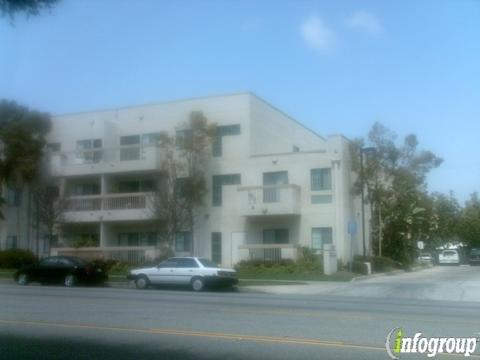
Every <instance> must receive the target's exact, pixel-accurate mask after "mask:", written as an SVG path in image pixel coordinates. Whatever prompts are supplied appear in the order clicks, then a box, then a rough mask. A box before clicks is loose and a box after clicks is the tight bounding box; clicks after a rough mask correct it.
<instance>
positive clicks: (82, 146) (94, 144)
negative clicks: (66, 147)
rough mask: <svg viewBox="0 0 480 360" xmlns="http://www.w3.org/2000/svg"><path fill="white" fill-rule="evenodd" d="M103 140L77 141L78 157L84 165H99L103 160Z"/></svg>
mask: <svg viewBox="0 0 480 360" xmlns="http://www.w3.org/2000/svg"><path fill="white" fill-rule="evenodd" d="M101 147H102V139H87V140H78V141H77V154H76V157H77V159H78V160H80V161H81V162H82V163H87V164H88V163H98V162H100V160H101V159H102V153H103V152H102V150H93V149H100V148H101Z"/></svg>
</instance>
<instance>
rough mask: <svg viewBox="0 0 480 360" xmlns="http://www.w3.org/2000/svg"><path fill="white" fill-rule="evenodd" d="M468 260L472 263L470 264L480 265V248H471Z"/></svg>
mask: <svg viewBox="0 0 480 360" xmlns="http://www.w3.org/2000/svg"><path fill="white" fill-rule="evenodd" d="M468 262H469V263H470V265H480V249H472V250H470V256H469V258H468Z"/></svg>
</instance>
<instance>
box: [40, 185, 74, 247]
mask: <svg viewBox="0 0 480 360" xmlns="http://www.w3.org/2000/svg"><path fill="white" fill-rule="evenodd" d="M32 187H33V189H32V193H33V215H34V216H33V217H34V222H35V229H36V249H35V250H36V254H37V256H38V254H39V248H38V247H39V239H40V229H41V227H42V228H44V229H45V230H46V241H47V242H48V247H50V245H51V242H52V239H54V237H55V236H56V235H58V233H59V231H60V230H61V225H62V223H63V220H64V218H63V215H64V213H65V211H66V210H67V205H68V203H67V200H66V199H65V198H63V197H61V196H60V192H59V188H58V186H57V184H56V183H55V181H54V179H52V178H50V177H47V176H43V177H40V178H39V179H38V180H37V181H36V182H35V183H34V184H33V186H32Z"/></svg>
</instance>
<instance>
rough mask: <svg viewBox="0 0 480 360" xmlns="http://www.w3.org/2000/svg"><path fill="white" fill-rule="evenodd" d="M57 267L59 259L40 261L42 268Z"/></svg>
mask: <svg viewBox="0 0 480 360" xmlns="http://www.w3.org/2000/svg"><path fill="white" fill-rule="evenodd" d="M55 265H57V258H53V257H52V258H46V259H43V260H41V261H40V266H55Z"/></svg>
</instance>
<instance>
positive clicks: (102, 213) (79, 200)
mask: <svg viewBox="0 0 480 360" xmlns="http://www.w3.org/2000/svg"><path fill="white" fill-rule="evenodd" d="M153 201H154V195H153V194H152V193H129V194H108V195H89V196H71V197H68V198H67V199H66V210H65V213H64V217H65V221H66V222H97V221H122V220H146V219H151V218H152V216H153V213H152V205H153Z"/></svg>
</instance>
